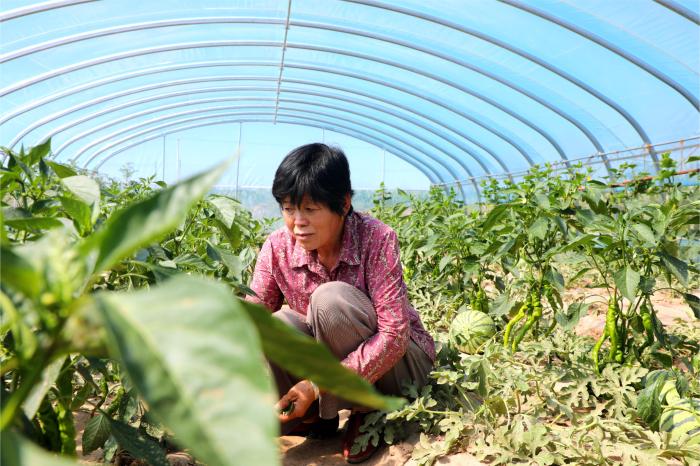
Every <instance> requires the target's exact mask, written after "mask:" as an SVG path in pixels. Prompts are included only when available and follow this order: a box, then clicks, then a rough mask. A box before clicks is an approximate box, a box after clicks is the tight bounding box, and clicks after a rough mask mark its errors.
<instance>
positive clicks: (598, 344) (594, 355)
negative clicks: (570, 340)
mask: <svg viewBox="0 0 700 466" xmlns="http://www.w3.org/2000/svg"><path fill="white" fill-rule="evenodd" d="M607 338H608V327H607V326H606V327H605V329H604V330H603V334H602V335H601V336H600V338H598V341H596V343H595V345H594V346H593V350H592V351H591V358H592V359H593V367H595V371H596V372H597V373H598V374H600V363H599V362H598V353H600V348H601V347H602V346H603V342H605V340H606V339H607Z"/></svg>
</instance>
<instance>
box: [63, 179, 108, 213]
mask: <svg viewBox="0 0 700 466" xmlns="http://www.w3.org/2000/svg"><path fill="white" fill-rule="evenodd" d="M61 182H62V183H63V185H64V186H65V187H66V188H67V189H68V191H70V192H71V193H72V194H73V195H74V196H75V197H77V198H78V199H80V200H81V201H83V202H84V203H86V204H87V205H90V206H91V205H93V204H99V202H100V185H98V184H97V181H95V180H93V179H92V178H90V177H88V176H83V175H77V176H69V177H66V178H63V179H61Z"/></svg>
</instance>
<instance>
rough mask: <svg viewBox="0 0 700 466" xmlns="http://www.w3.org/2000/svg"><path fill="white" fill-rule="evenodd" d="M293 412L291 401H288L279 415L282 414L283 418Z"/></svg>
mask: <svg viewBox="0 0 700 466" xmlns="http://www.w3.org/2000/svg"><path fill="white" fill-rule="evenodd" d="M293 412H294V402H293V401H290V402H289V404H288V405H287V406H286V407H284V408H282V409H280V414H284V415H285V416H289V415H290V414H292V413H293Z"/></svg>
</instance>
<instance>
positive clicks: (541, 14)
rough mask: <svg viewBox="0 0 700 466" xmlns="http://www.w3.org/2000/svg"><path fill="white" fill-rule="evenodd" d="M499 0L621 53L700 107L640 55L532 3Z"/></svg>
mask: <svg viewBox="0 0 700 466" xmlns="http://www.w3.org/2000/svg"><path fill="white" fill-rule="evenodd" d="M498 1H499V2H503V3H505V4H507V5H510V6H512V7H514V8H518V9H520V10H523V11H526V12H528V13H530V14H532V15H535V16H538V17H540V18H542V19H544V20H546V21H549V22H551V23H554V24H556V25H558V26H561V27H563V28H565V29H568V30H569V31H571V32H574V33H576V34H578V35H580V36H581V37H584V38H586V39H588V40H590V41H591V42H595V43H596V44H598V45H600V46H601V47H604V48H606V49H608V50H609V51H611V52H613V53H615V54H616V55H619V56H620V57H622V58H624V59H625V60H627V61H629V62H630V63H633V64H635V65H637V66H638V67H639V68H641V69H643V70H644V71H646V72H647V73H649V74H650V75H652V76H653V77H655V78H656V79H658V80H659V81H661V82H663V83H665V84H666V85H668V86H669V87H671V89H673V90H675V91H676V92H678V93H679V94H680V95H682V96H683V97H684V98H685V100H687V101H688V102H690V104H691V105H692V106H693V108H696V109H697V108H700V100H699V99H698V98H697V97H695V96H694V95H693V94H692V93H691V92H690V91H689V90H688V89H686V88H685V87H683V86H682V85H681V84H680V83H678V82H676V81H675V80H673V79H672V78H671V77H670V76H667V75H666V74H665V73H663V72H661V71H659V70H657V69H656V68H654V67H653V66H651V65H650V64H648V63H646V62H645V61H644V60H642V59H640V58H638V57H635V56H634V55H632V54H631V53H629V52H627V51H625V50H623V49H621V48H620V47H618V46H616V45H615V44H613V43H611V42H609V41H607V40H605V39H603V38H602V37H600V36H598V35H596V34H593V33H592V32H590V31H587V30H585V29H583V28H580V27H578V26H576V25H575V24H572V23H570V22H568V21H565V20H563V19H560V18H556V17H554V16H552V15H550V14H549V13H547V12H545V11H543V10H541V9H539V8H535V7H533V6H530V5H524V4H522V3H521V2H519V1H517V0H498Z"/></svg>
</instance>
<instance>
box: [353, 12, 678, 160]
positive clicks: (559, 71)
mask: <svg viewBox="0 0 700 466" xmlns="http://www.w3.org/2000/svg"><path fill="white" fill-rule="evenodd" d="M346 1H348V2H350V3H358V4H361V5H366V6H372V7H376V8H380V9H382V10H388V11H394V12H396V13H401V14H404V15H407V16H412V17H415V18H419V19H422V20H424V21H429V22H431V23H435V24H439V25H441V26H445V27H447V28H450V29H453V30H455V31H459V32H462V33H464V34H468V35H471V36H473V37H477V38H479V39H481V40H483V41H486V42H489V43H491V44H493V45H495V46H497V47H501V48H503V49H505V50H508V51H509V52H512V53H514V54H516V55H519V56H521V57H523V58H525V59H527V60H529V61H531V62H533V63H536V64H538V65H540V66H541V67H543V68H545V69H547V70H549V71H551V72H552V73H554V74H556V75H557V76H560V77H561V78H563V79H565V80H566V81H569V82H570V83H571V84H573V85H575V86H577V87H578V88H580V89H581V90H583V91H585V92H587V93H589V94H590V95H592V96H593V97H595V98H596V99H598V100H600V101H601V102H603V103H604V104H606V105H607V106H608V107H610V108H612V109H613V110H614V111H615V112H617V113H618V114H619V115H620V116H622V118H623V119H624V120H625V121H627V123H629V124H630V126H632V128H633V129H634V130H635V132H636V133H637V134H638V135H639V137H640V138H641V140H642V141H643V142H644V143H645V144H651V140H650V139H649V136H648V135H647V133H646V131H644V128H642V125H640V124H639V122H638V121H637V120H636V119H635V118H634V117H633V116H632V115H631V114H630V113H629V112H628V111H627V110H625V109H624V108H623V107H622V106H621V105H620V104H618V103H617V102H615V101H614V100H613V99H612V98H610V97H608V96H606V95H605V94H602V93H601V92H598V91H597V90H596V89H594V88H592V87H591V86H589V85H588V84H586V83H584V82H583V81H581V80H580V79H578V78H577V77H576V76H573V75H572V74H570V73H567V72H566V71H564V70H562V69H561V68H559V67H556V66H555V65H553V64H551V63H548V62H546V61H544V60H543V59H541V58H539V57H537V56H535V55H533V54H531V53H529V52H527V51H525V50H523V49H521V48H518V47H516V46H514V45H512V44H509V43H507V42H504V41H502V40H500V39H497V38H495V37H493V36H490V35H488V34H485V33H483V32H481V31H478V30H476V29H472V28H467V27H464V26H462V25H459V24H457V23H453V22H451V21H446V20H444V19H442V18H438V17H436V16H432V15H427V14H423V13H420V12H417V11H413V10H409V9H408V8H403V7H398V6H394V5H389V4H386V3H384V2H380V1H376V0H346ZM659 1H660V0H659ZM664 1H665V0H664ZM604 158H605V157H604ZM652 159H654V161H655V162H657V157H656V152H655V151H653V149H652ZM608 169H609V167H608ZM506 171H507V170H506Z"/></svg>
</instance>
